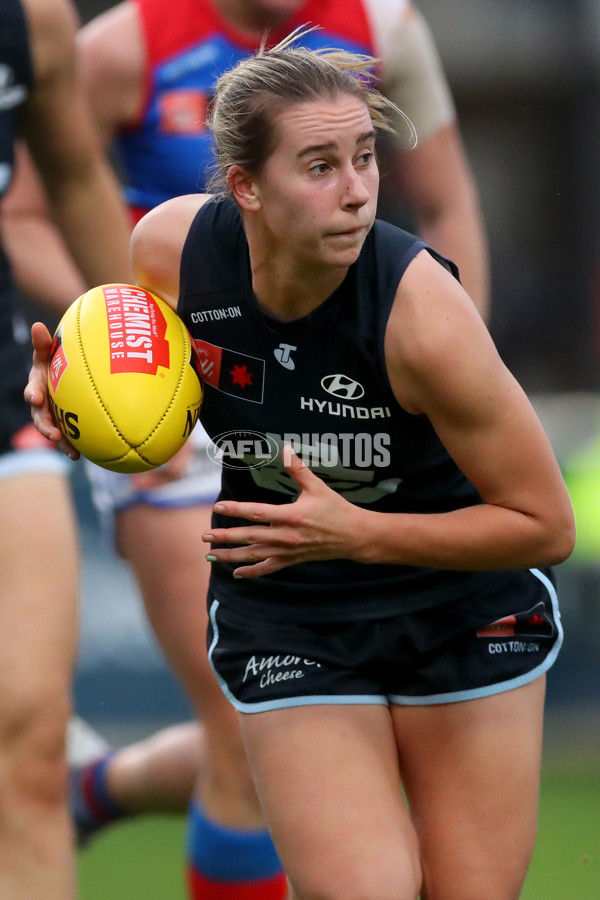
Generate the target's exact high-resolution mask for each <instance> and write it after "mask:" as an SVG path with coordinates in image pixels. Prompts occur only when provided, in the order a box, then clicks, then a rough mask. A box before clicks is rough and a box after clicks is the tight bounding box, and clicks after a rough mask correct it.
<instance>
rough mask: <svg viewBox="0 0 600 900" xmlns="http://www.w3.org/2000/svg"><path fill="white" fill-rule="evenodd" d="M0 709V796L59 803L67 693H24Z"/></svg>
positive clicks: (63, 787)
mask: <svg viewBox="0 0 600 900" xmlns="http://www.w3.org/2000/svg"><path fill="white" fill-rule="evenodd" d="M11 700H12V702H9V703H8V704H7V702H6V701H7V698H6V696H5V698H4V702H3V703H2V706H1V708H0V760H1V761H2V764H1V765H0V772H1V773H2V775H1V776H0V779H1V780H2V781H3V782H5V784H3V785H2V786H1V789H0V795H3V796H4V800H5V802H10V798H11V797H14V798H15V800H16V802H18V803H19V804H20V805H24V804H31V805H35V806H38V807H50V806H55V805H56V804H59V803H61V804H62V803H63V802H64V797H65V792H66V783H67V764H66V754H65V741H66V728H67V722H68V718H69V714H70V703H69V700H68V697H67V696H66V694H65V695H64V696H63V695H59V694H58V693H56V694H53V695H52V696H50V695H49V694H48V693H47V692H43V693H42V692H40V693H39V695H37V696H34V697H32V696H25V692H21V694H20V695H19V696H18V697H16V696H15V695H14V694H13V696H12V698H11Z"/></svg>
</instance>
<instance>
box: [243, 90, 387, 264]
mask: <svg viewBox="0 0 600 900" xmlns="http://www.w3.org/2000/svg"><path fill="white" fill-rule="evenodd" d="M275 127H276V135H277V138H278V140H277V145H276V148H275V150H274V151H273V153H272V154H271V156H270V157H269V159H268V160H267V163H266V165H265V167H264V169H263V171H262V173H261V175H260V176H259V177H258V178H257V179H256V187H257V191H258V196H259V197H260V202H261V215H262V218H263V222H264V226H265V228H266V233H267V235H268V239H269V240H270V241H271V244H272V247H273V248H274V249H275V250H277V249H281V250H282V251H283V252H286V253H287V255H292V256H297V257H298V258H299V259H300V261H301V262H302V263H304V264H306V263H315V264H317V265H322V264H324V265H326V266H331V265H333V266H348V265H351V264H352V263H353V262H355V261H356V259H357V257H358V255H359V253H360V250H361V248H362V245H363V243H364V241H365V238H366V236H367V234H368V232H369V229H370V228H371V226H372V224H373V220H374V218H375V208H376V204H377V192H378V188H379V170H378V168H377V162H376V159H375V149H374V147H375V133H374V130H373V123H372V121H371V116H370V113H369V111H368V109H367V107H366V106H365V104H364V103H362V102H361V101H360V100H358V99H357V98H355V97H351V96H348V95H340V96H339V97H337V98H336V99H335V100H334V101H330V100H319V101H315V102H310V103H303V104H300V105H298V106H292V107H289V108H288V109H286V110H284V111H283V112H282V113H280V114H279V115H278V116H277V120H276V123H275Z"/></svg>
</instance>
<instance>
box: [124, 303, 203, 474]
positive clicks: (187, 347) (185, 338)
mask: <svg viewBox="0 0 600 900" xmlns="http://www.w3.org/2000/svg"><path fill="white" fill-rule="evenodd" d="M177 324H178V325H179V329H180V332H181V335H182V337H183V342H184V345H185V353H184V356H183V360H184V365H183V366H182V367H181V369H180V370H179V375H178V378H177V385H176V387H175V390H174V392H173V396H172V397H171V399H170V401H169V404H168V406H167V407H166V408H165V410H164V412H163V413H162V415H161V417H160V419H158V421H157V422H156V425H155V426H154V428H153V429H152V431H151V432H150V434H149V435H148V436H147V437H145V438H144V440H143V441H142V442H141V444H138V445H137V446H136V447H135V448H133V449H135V451H136V452H137V453H139V451H140V448H141V447H143V446H144V444H147V443H148V441H149V440H150V439H151V438H152V437H153V435H154V434H155V433H156V431H157V430H158V429H159V428H160V426H161V425H162V423H163V421H164V419H165V417H166V416H167V415H168V412H169V410H170V409H171V407H172V406H173V404H174V403H175V401H176V399H177V397H178V395H179V394H180V393H181V387H182V384H183V378H184V374H185V371H186V369H185V367H186V366H187V365H189V359H188V357H189V355H190V354H191V351H192V348H191V345H190V340H189V337H188V333H187V329H186V328H185V326H184V324H183V322H182V321H181V319H180V318H179V316H177ZM186 360H187V361H186ZM130 446H131V445H130ZM140 456H142V454H141V453H140ZM142 459H143V460H144V461H145V462H150V460H147V459H146V458H145V457H144V456H142Z"/></svg>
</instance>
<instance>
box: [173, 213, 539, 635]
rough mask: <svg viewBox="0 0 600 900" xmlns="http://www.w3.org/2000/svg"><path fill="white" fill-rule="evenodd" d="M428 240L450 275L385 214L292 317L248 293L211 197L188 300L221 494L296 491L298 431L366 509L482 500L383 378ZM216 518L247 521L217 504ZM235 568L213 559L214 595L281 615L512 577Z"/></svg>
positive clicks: (473, 587) (238, 251)
mask: <svg viewBox="0 0 600 900" xmlns="http://www.w3.org/2000/svg"><path fill="white" fill-rule="evenodd" d="M424 249H427V250H428V252H430V253H431V254H432V255H433V256H434V257H435V258H436V259H438V260H439V261H440V262H441V263H442V264H443V265H446V266H447V267H448V268H450V269H451V270H452V271H454V272H455V269H454V268H453V266H452V264H451V263H449V262H447V261H446V260H443V259H442V257H439V256H438V255H437V254H436V253H435V252H434V251H432V250H430V249H429V248H425V245H424V244H423V243H422V242H421V241H420V240H418V239H417V238H416V237H414V236H413V235H411V234H408V233H407V232H405V231H402V230H400V229H398V228H395V227H394V226H392V225H389V224H387V223H385V222H380V221H377V222H376V223H375V225H374V227H373V229H372V230H371V233H370V234H369V236H368V237H367V240H366V242H365V245H364V247H363V249H362V251H361V254H360V257H359V259H358V260H357V262H356V263H355V264H354V265H353V266H352V267H351V268H350V270H349V272H348V275H347V277H346V279H345V280H344V282H343V284H342V285H341V286H340V287H339V288H338V290H336V291H335V293H334V294H333V295H332V296H331V297H329V298H328V299H327V300H326V301H325V303H323V304H322V305H321V306H319V307H318V308H317V309H315V310H314V311H313V312H311V313H310V314H309V315H308V316H305V317H303V318H301V319H297V320H295V321H292V322H287V323H282V322H280V321H279V320H277V319H275V318H273V317H271V316H269V315H268V314H266V313H265V312H264V311H263V310H261V308H260V306H259V304H258V302H257V300H256V298H255V296H254V294H253V291H252V286H251V274H250V263H249V258H248V247H247V243H246V239H245V234H244V231H243V228H242V223H241V219H240V216H239V214H238V212H237V209H236V207H235V205H234V203H233V202H232V201H230V200H228V199H227V200H221V201H211V202H209V203H208V204H207V205H206V206H204V207H203V208H202V209H200V210H199V212H198V214H197V215H196V217H195V219H194V222H193V223H192V226H191V229H190V232H189V234H188V237H187V240H186V243H185V246H184V251H183V254H182V262H181V293H180V300H179V307H178V312H179V314H180V316H181V317H182V318H183V319H184V321H185V323H186V325H187V327H188V329H189V330H190V333H191V335H192V338H193V341H194V345H195V349H196V352H197V355H198V360H199V366H200V369H201V372H202V378H203V382H204V388H205V394H204V401H203V405H202V412H201V419H202V423H203V425H204V427H205V428H206V430H207V431H208V433H209V435H210V436H211V438H212V439H213V442H214V443H215V447H217V448H219V447H220V448H225V451H226V452H224V453H221V454H220V458H221V459H222V461H223V463H224V465H223V470H222V472H223V474H222V491H221V498H224V499H232V500H251V501H259V502H264V503H276V504H279V503H288V502H290V501H291V500H293V499H294V498H295V497H296V496H297V488H296V485H295V483H294V482H293V481H292V479H291V478H290V476H289V475H288V474H287V473H286V471H285V469H284V468H283V465H282V461H281V448H282V446H283V445H284V444H285V443H292V445H293V446H294V448H295V449H297V452H300V455H301V456H302V458H303V459H304V461H305V462H306V463H307V464H308V465H310V467H311V469H312V470H313V471H314V472H315V473H316V474H317V475H318V476H319V477H320V478H322V479H323V480H324V481H325V482H326V483H327V484H328V485H329V486H330V487H331V488H332V489H333V490H335V491H337V492H338V493H340V494H341V495H342V496H344V497H345V498H346V499H347V500H349V501H350V502H352V503H355V504H357V505H359V506H363V507H365V508H368V509H372V510H377V511H380V512H384V513H385V512H389V513H392V512H409V513H410V512H413V513H428V512H444V511H449V510H453V509H456V508H460V507H464V506H469V505H473V504H474V503H479V502H481V501H480V498H479V496H478V494H477V492H476V490H475V488H474V487H473V485H472V484H471V483H470V482H469V481H468V480H467V478H466V477H465V476H464V474H463V473H462V472H461V471H460V470H459V469H458V468H457V466H456V465H455V463H454V462H453V460H452V459H451V458H450V457H449V455H448V453H447V452H446V450H445V448H444V447H443V446H442V444H441V442H440V441H439V439H438V437H437V435H436V434H435V432H434V430H433V428H432V426H431V424H430V422H429V420H428V419H427V418H426V417H425V416H415V415H410V414H408V413H407V412H406V411H405V410H403V409H402V408H401V407H400V406H399V404H398V403H397V402H396V400H395V398H394V395H393V393H392V390H391V387H390V384H389V381H388V377H387V372H386V366H385V360H384V350H383V346H384V335H385V329H386V325H387V320H388V317H389V313H390V309H391V306H392V303H393V300H394V297H395V294H396V290H397V287H398V284H399V282H400V280H401V278H402V276H403V274H404V272H405V270H406V268H407V266H408V264H409V263H410V262H411V260H412V259H414V257H415V255H416V254H417V253H419V252H420V251H421V250H424ZM255 438H256V440H254V439H255ZM261 438H262V439H261ZM227 453H229V454H230V455H229V456H228V455H227ZM236 453H237V455H236ZM242 455H244V457H245V458H244V461H243V462H242V461H241V459H240V457H241V456H242ZM244 463H247V464H244ZM213 524H214V527H227V526H230V525H233V524H238V522H236V521H235V520H232V519H229V518H225V517H219V516H216V517H215V518H214V523H213ZM233 568H234V567H232V566H231V565H228V564H223V563H215V564H213V573H212V581H211V587H212V591H213V593H214V595H215V596H216V597H217V599H219V600H220V601H221V602H222V603H224V604H226V605H229V606H232V607H237V608H239V609H240V610H245V611H246V612H248V613H256V614H257V615H262V616H265V617H268V618H272V619H284V620H285V619H289V620H291V619H299V618H303V619H312V620H329V619H357V618H368V617H370V616H380V615H387V614H392V613H396V612H399V611H402V610H405V611H409V610H415V609H420V608H425V607H429V606H433V605H437V604H439V603H442V602H445V601H447V600H452V599H455V598H456V597H458V596H461V597H463V596H465V595H466V596H468V595H469V593H470V592H480V591H482V590H492V589H493V590H497V589H500V588H501V583H503V582H504V581H505V579H506V578H507V573H497V572H486V573H472V572H454V571H443V570H438V569H425V568H417V567H412V566H400V565H366V564H361V563H356V562H352V561H349V560H334V561H331V560H330V561H327V562H312V563H303V564H301V565H297V566H293V567H289V568H287V569H284V570H282V571H280V572H276V573H274V574H272V575H268V576H266V577H262V578H257V579H247V580H246V579H233V577H232V570H233ZM515 575H517V578H520V577H521V573H518V574H517V573H515ZM523 575H525V573H523ZM529 577H530V576H529Z"/></svg>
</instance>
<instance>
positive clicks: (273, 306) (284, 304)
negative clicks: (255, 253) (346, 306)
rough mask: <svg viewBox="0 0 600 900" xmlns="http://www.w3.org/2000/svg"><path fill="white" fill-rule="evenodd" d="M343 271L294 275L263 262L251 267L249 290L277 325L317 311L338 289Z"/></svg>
mask: <svg viewBox="0 0 600 900" xmlns="http://www.w3.org/2000/svg"><path fill="white" fill-rule="evenodd" d="M347 273H348V269H347V267H340V268H332V267H328V268H327V270H326V271H325V272H324V271H322V270H319V271H317V270H316V269H315V271H314V272H310V271H308V270H307V268H306V266H303V268H302V271H301V272H298V271H297V270H296V269H295V267H294V266H290V267H287V266H286V265H285V264H282V261H281V260H279V261H278V262H277V263H276V264H273V260H272V259H271V260H270V259H268V258H263V259H262V260H256V258H255V260H254V262H253V263H252V288H253V291H254V295H255V297H256V299H257V302H258V305H259V306H260V307H261V309H262V310H263V311H264V312H266V313H268V314H269V315H270V316H273V317H274V318H275V319H278V320H279V321H280V322H293V321H295V320H296V319H302V318H304V316H307V315H309V313H311V312H313V311H314V310H315V309H317V308H318V307H319V306H321V304H323V303H325V301H326V300H327V299H328V297H330V296H331V295H332V294H333V293H334V291H336V290H337V288H338V287H339V286H340V284H341V283H342V282H343V280H344V278H345V277H346V275H347Z"/></svg>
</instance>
